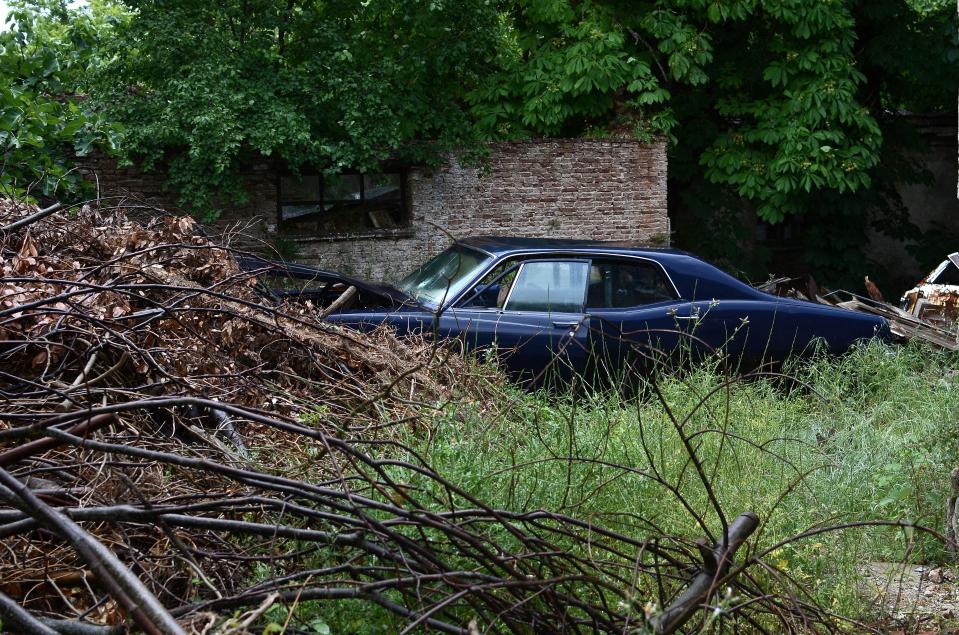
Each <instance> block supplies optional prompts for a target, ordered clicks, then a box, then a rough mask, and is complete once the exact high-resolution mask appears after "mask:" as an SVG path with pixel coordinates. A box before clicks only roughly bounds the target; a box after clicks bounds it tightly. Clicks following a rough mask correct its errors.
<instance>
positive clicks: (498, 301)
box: [460, 260, 519, 309]
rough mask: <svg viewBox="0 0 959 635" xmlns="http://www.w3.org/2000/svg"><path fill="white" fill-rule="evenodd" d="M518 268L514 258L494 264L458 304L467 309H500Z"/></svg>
mask: <svg viewBox="0 0 959 635" xmlns="http://www.w3.org/2000/svg"><path fill="white" fill-rule="evenodd" d="M518 270H519V263H518V262H516V261H515V260H510V261H506V262H502V263H500V264H498V265H496V266H495V267H493V269H492V271H490V272H489V273H488V274H486V275H485V276H483V278H482V279H481V280H480V281H479V282H477V283H476V286H474V287H473V288H472V289H470V291H469V293H467V294H466V296H465V300H464V301H463V303H462V304H461V305H460V306H462V307H463V308H467V309H502V308H503V304H504V303H505V302H506V297H507V296H508V295H509V290H510V288H511V287H512V286H513V281H514V280H515V279H516V272H517V271H518Z"/></svg>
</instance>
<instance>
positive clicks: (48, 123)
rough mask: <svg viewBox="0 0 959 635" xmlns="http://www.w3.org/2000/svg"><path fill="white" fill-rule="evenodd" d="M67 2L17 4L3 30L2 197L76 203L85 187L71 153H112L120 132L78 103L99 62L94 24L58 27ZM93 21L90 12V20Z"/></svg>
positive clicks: (0, 82) (0, 98) (0, 63)
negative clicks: (81, 85)
mask: <svg viewBox="0 0 959 635" xmlns="http://www.w3.org/2000/svg"><path fill="white" fill-rule="evenodd" d="M58 10H59V11H62V12H64V15H66V11H67V10H66V7H65V6H63V5H60V4H47V5H39V6H38V5H34V6H33V7H31V9H29V10H28V9H27V8H25V7H24V6H22V5H16V4H15V5H14V7H13V10H12V11H11V13H10V15H9V16H8V24H7V28H6V29H5V30H3V31H0V155H2V163H0V194H3V195H4V196H9V197H19V198H28V199H34V198H35V197H36V196H38V195H43V196H53V195H57V196H60V197H70V196H72V195H73V194H74V193H75V192H77V191H78V190H79V189H80V187H81V184H82V180H81V179H80V177H79V175H78V174H76V172H75V171H74V170H73V169H72V161H71V160H70V156H71V155H84V154H87V153H88V152H90V150H91V149H92V147H93V146H94V145H95V144H101V145H105V146H107V147H111V146H112V143H113V141H114V134H113V132H114V129H113V127H112V125H111V124H109V123H108V121H107V120H106V119H105V118H104V116H103V115H102V114H100V113H98V112H97V111H96V110H95V109H94V108H93V107H92V106H91V104H90V103H89V102H88V101H86V100H84V99H82V98H78V95H77V85H78V82H79V78H80V77H85V76H86V74H87V70H88V69H89V68H90V67H91V66H92V65H93V64H94V63H95V62H94V51H95V42H96V40H97V33H98V32H99V31H100V29H101V27H103V26H105V24H101V25H94V24H93V22H92V21H91V20H90V19H83V20H81V19H78V20H76V21H71V22H69V23H68V22H61V23H59V24H58V23H57V22H56V21H55V20H52V19H51V16H52V14H53V13H54V12H55V11H58ZM87 17H88V18H89V17H90V14H87Z"/></svg>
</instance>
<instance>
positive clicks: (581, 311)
mask: <svg viewBox="0 0 959 635" xmlns="http://www.w3.org/2000/svg"><path fill="white" fill-rule="evenodd" d="M530 262H582V263H585V264H586V267H587V270H586V284H584V285H583V297H582V299H581V300H580V305H579V306H580V308H579V311H555V313H560V314H563V315H585V314H586V294H587V293H588V292H589V269H588V267H589V266H590V263H591V262H592V260H591V259H590V258H589V257H585V258H537V259H535V260H524V261H523V262H521V263H520V265H519V270H517V272H516V278H515V279H514V280H513V284H512V285H511V286H510V288H509V293H508V294H507V295H506V299H505V300H503V308H502V309H497V310H498V311H499V312H500V313H507V310H506V307H508V306H509V301H510V298H512V297H513V291H515V290H516V281H517V280H519V277H520V275H522V273H523V268H525V267H526V265H527V264H528V263H530ZM508 313H510V314H519V315H529V314H531V313H538V314H545V315H552V314H553V313H554V311H508Z"/></svg>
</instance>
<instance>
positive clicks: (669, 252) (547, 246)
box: [457, 236, 695, 257]
mask: <svg viewBox="0 0 959 635" xmlns="http://www.w3.org/2000/svg"><path fill="white" fill-rule="evenodd" d="M457 242H458V243H459V244H461V245H465V246H467V247H472V248H474V249H479V250H481V251H485V252H487V253H489V254H492V255H493V256H496V257H502V256H509V255H511V254H516V253H525V252H530V251H541V252H550V251H558V252H567V253H570V252H584V253H587V252H593V251H602V252H605V253H612V254H617V253H621V254H630V255H634V256H649V257H663V256H666V257H671V256H672V257H675V256H687V257H688V256H692V257H695V256H693V254H691V253H689V252H686V251H682V250H679V249H667V248H655V247H645V246H642V245H637V244H636V243H630V242H623V241H605V240H574V239H570V238H519V237H513V236H473V237H470V238H463V239H461V240H459V241H457Z"/></svg>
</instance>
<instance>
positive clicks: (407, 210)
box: [276, 166, 413, 227]
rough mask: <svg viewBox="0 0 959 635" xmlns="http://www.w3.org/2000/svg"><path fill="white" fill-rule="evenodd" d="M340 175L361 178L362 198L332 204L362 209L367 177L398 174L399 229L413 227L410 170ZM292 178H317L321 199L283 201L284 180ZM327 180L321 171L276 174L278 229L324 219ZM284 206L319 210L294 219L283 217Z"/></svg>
mask: <svg viewBox="0 0 959 635" xmlns="http://www.w3.org/2000/svg"><path fill="white" fill-rule="evenodd" d="M338 174H339V175H344V176H347V175H355V176H359V177H360V179H359V181H360V198H359V199H358V200H356V201H349V200H331V202H335V203H339V204H347V205H355V206H356V207H361V206H362V205H363V204H364V203H365V202H366V177H367V176H368V175H373V174H397V175H399V177H400V179H399V180H400V206H401V209H400V216H401V221H400V224H399V227H410V226H411V225H412V220H413V219H412V213H411V212H412V210H411V206H410V200H409V189H408V185H407V180H408V176H409V170H408V169H407V168H399V167H394V166H383V167H382V168H381V169H380V170H379V171H377V172H360V171H359V170H343V171H342V172H339V173H338ZM290 177H294V178H295V177H299V178H305V177H317V178H318V179H319V191H320V199H319V200H317V201H284V200H283V179H284V178H290ZM326 180H327V177H326V176H325V175H324V174H323V172H321V171H319V170H302V171H300V172H299V173H295V172H292V171H279V172H277V174H276V222H277V227H284V226H288V225H292V224H295V223H296V222H297V221H301V220H316V219H318V218H322V216H323V214H324V213H325V212H326V210H325V209H324V206H325V203H326V196H325V193H326ZM284 205H316V206H317V207H318V208H319V209H318V210H317V211H315V212H310V213H309V214H303V215H301V216H295V217H292V218H284V217H283V206H284Z"/></svg>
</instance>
